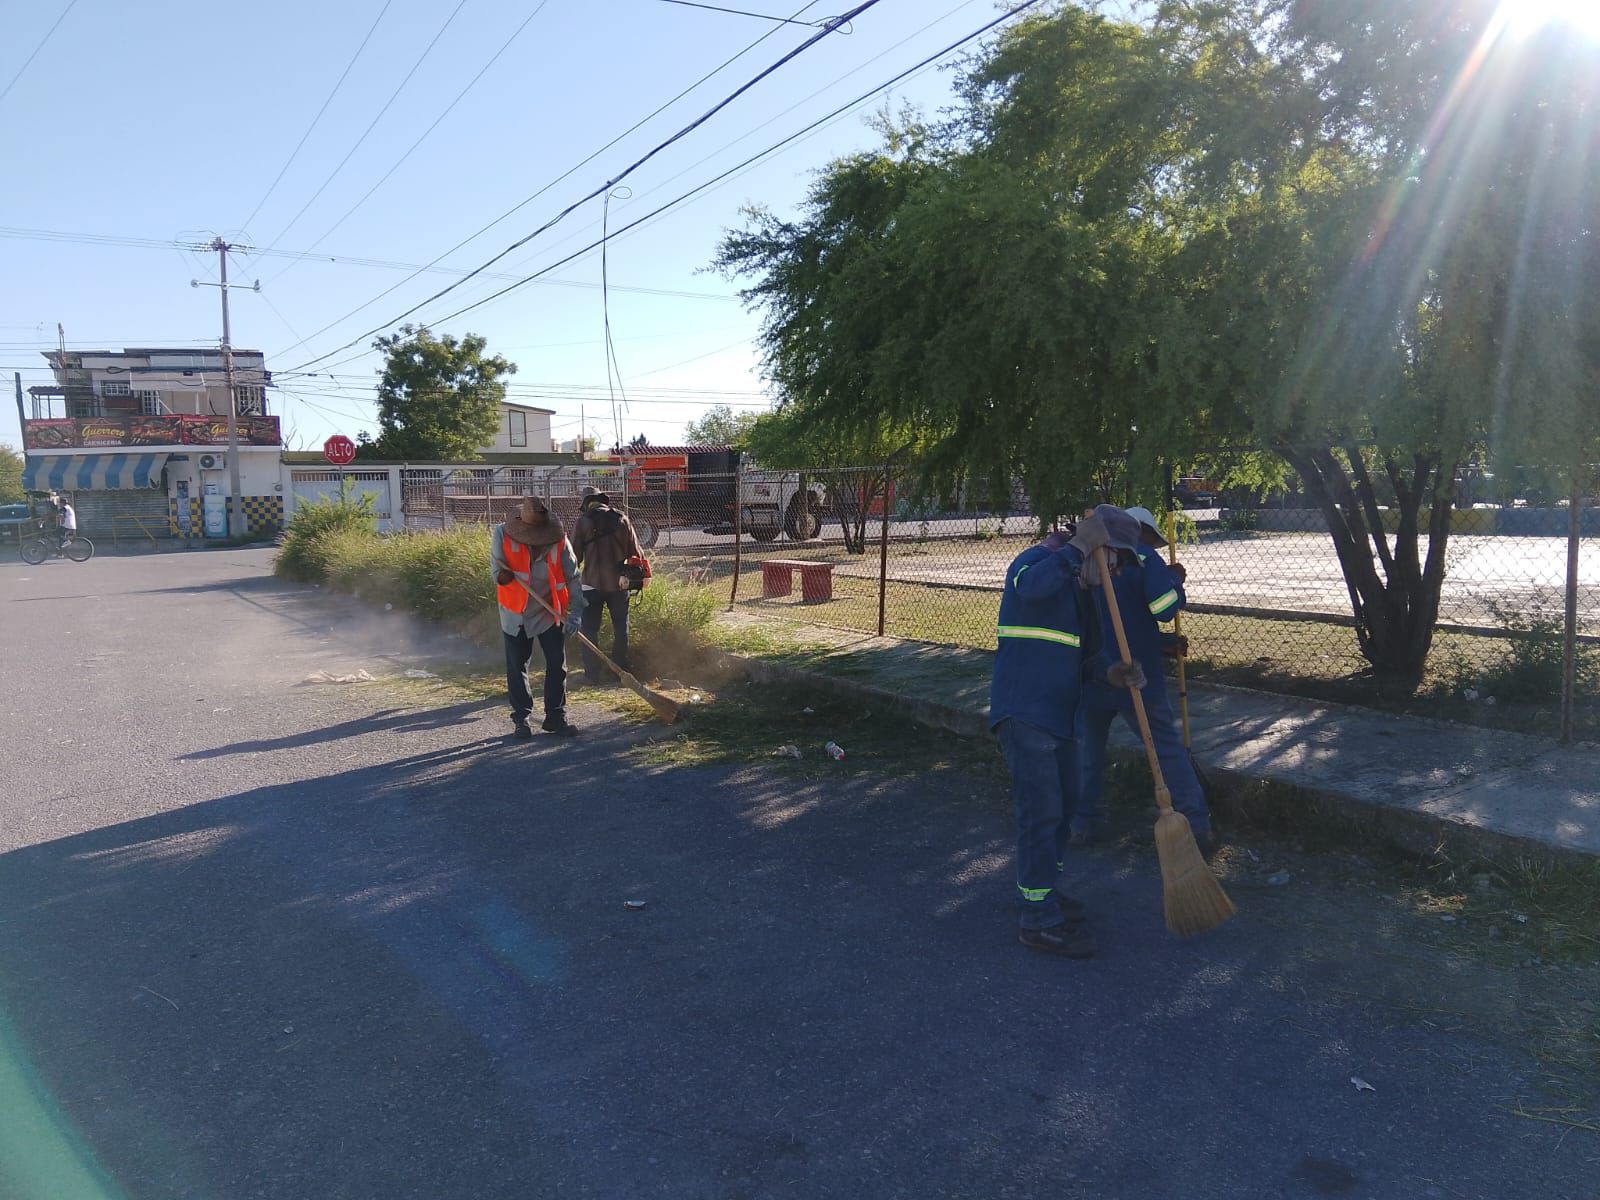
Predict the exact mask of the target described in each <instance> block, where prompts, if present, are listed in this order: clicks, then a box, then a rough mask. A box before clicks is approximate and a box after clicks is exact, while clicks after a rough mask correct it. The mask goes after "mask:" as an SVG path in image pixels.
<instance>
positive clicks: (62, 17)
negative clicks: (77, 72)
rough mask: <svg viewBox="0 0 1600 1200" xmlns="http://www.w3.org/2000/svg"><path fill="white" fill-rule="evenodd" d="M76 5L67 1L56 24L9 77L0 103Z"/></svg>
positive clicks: (0, 97)
mask: <svg viewBox="0 0 1600 1200" xmlns="http://www.w3.org/2000/svg"><path fill="white" fill-rule="evenodd" d="M77 5H78V0H67V6H66V7H65V8H63V9H62V10H61V15H60V16H59V17H57V18H56V23H55V24H54V25H52V26H50V28H49V29H46V30H45V31H44V36H43V37H42V38H40V39H39V44H38V45H37V46H35V47H34V48H33V53H32V54H30V55H28V57H27V58H25V59H23V60H22V65H21V66H20V67H18V68H17V73H16V74H15V75H13V76H12V77H11V82H9V83H8V84H6V86H5V89H4V90H3V91H0V101H3V100H4V99H5V98H6V97H7V96H9V95H10V94H11V89H12V88H14V87H16V86H17V81H18V80H19V79H21V78H22V77H23V76H24V75H25V74H27V71H28V68H29V67H31V66H32V65H33V60H34V59H36V58H38V57H39V51H41V50H43V49H44V48H45V45H46V43H48V42H49V41H50V39H51V38H52V37H54V36H55V32H56V30H58V29H60V28H61V22H63V21H65V20H66V19H67V14H68V13H70V12H71V11H72V10H73V9H74V8H76V7H77Z"/></svg>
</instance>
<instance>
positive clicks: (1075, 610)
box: [989, 546, 1085, 738]
mask: <svg viewBox="0 0 1600 1200" xmlns="http://www.w3.org/2000/svg"><path fill="white" fill-rule="evenodd" d="M1082 563H1083V555H1082V554H1080V553H1079V552H1078V551H1077V550H1076V549H1075V548H1073V547H1071V546H1066V547H1063V548H1062V549H1060V550H1049V549H1046V548H1045V547H1044V546H1033V547H1030V548H1029V549H1027V550H1024V551H1023V552H1022V553H1021V554H1019V555H1018V556H1017V558H1016V560H1015V561H1014V562H1013V563H1012V564H1011V566H1010V567H1008V568H1007V569H1006V584H1005V589H1004V591H1002V592H1001V593H1000V628H999V647H998V649H996V651H995V656H994V679H993V681H992V682H991V683H990V686H989V727H990V728H991V729H992V728H994V727H995V726H996V725H998V724H999V723H1000V722H1001V721H1004V720H1005V719H1006V718H1007V717H1016V718H1017V719H1019V720H1022V721H1026V722H1028V723H1029V724H1030V725H1037V726H1038V727H1039V728H1040V729H1044V730H1047V731H1048V732H1050V733H1053V734H1055V735H1056V736H1057V737H1063V738H1065V737H1071V736H1072V722H1073V718H1074V716H1075V714H1076V712H1077V706H1078V693H1079V691H1080V683H1079V677H1080V673H1081V670H1082V666H1083V652H1082V649H1081V644H1082V641H1083V637H1084V610H1085V605H1084V601H1083V593H1082V591H1081V590H1080V589H1079V587H1078V570H1079V568H1080V567H1081V565H1082Z"/></svg>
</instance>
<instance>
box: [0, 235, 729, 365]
mask: <svg viewBox="0 0 1600 1200" xmlns="http://www.w3.org/2000/svg"><path fill="white" fill-rule="evenodd" d="M0 237H4V238H19V239H21V240H23V241H34V242H63V243H72V244H77V245H85V246H129V247H133V248H137V249H144V250H171V249H173V248H177V249H179V250H195V249H200V248H203V247H201V246H200V245H199V244H198V243H189V242H183V241H176V240H173V239H171V238H145V237H123V236H120V235H117V234H109V233H70V232H67V231H64V230H59V229H29V228H21V227H16V226H0ZM250 253H251V254H253V255H256V256H257V257H259V258H300V259H304V258H310V257H312V254H311V252H310V251H306V250H274V249H272V248H270V247H267V248H265V249H263V248H260V247H254V248H252V249H251V250H250ZM315 257H316V258H317V260H318V261H319V262H324V263H328V264H331V265H334V266H346V267H370V268H374V269H377V270H384V271H411V272H412V273H413V274H412V278H415V276H416V275H417V274H419V273H421V272H423V271H429V272H432V273H433V274H436V275H456V276H465V275H466V274H467V273H468V272H467V270H466V269H464V268H457V267H440V266H435V265H433V264H431V263H430V264H427V265H425V266H418V265H416V264H415V263H405V262H390V261H388V260H385V259H377V258H355V257H351V256H349V255H342V254H330V255H326V256H323V255H317V256H315ZM482 275H483V278H485V279H518V278H520V276H518V275H515V274H512V273H511V272H508V271H485V272H483V273H482ZM401 282H404V280H402V281H401ZM544 282H546V283H547V284H549V285H550V286H552V287H575V288H591V289H596V290H598V288H599V287H600V285H599V284H598V283H591V282H589V281H588V280H583V279H548V280H545V281H544ZM612 290H614V291H619V292H636V293H638V294H640V295H645V296H665V297H670V298H672V299H676V300H737V299H738V298H739V297H738V296H736V295H735V294H733V293H732V292H691V291H686V290H682V289H678V288H653V287H643V286H626V285H623V284H613V285H612ZM29 328H32V326H29ZM318 332H321V330H319V331H318ZM311 336H313V337H315V336H316V335H315V334H313V335H311ZM299 344H300V343H299V342H297V343H295V345H299ZM289 349H290V350H292V349H294V346H290V347H289ZM279 353H280V354H281V353H284V351H279Z"/></svg>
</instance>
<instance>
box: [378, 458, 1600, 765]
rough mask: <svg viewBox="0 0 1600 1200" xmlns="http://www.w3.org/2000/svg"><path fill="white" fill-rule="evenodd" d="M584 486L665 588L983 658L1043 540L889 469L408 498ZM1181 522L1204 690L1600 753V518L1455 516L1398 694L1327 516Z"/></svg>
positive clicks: (435, 480) (453, 493)
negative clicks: (1370, 642)
mask: <svg viewBox="0 0 1600 1200" xmlns="http://www.w3.org/2000/svg"><path fill="white" fill-rule="evenodd" d="M700 466H702V467H703V464H700ZM586 486H596V487H600V488H603V489H604V490H605V491H607V492H608V494H609V495H610V496H611V497H612V499H613V501H614V502H615V503H616V504H617V505H618V506H619V507H623V508H625V509H627V510H628V511H629V512H630V514H631V515H632V517H633V520H634V522H635V525H636V526H637V527H638V529H639V532H640V536H641V539H642V540H643V541H645V542H646V543H647V544H648V545H649V546H650V547H651V549H652V554H653V556H654V557H655V559H656V560H657V573H658V575H663V576H666V577H671V578H675V579H677V580H678V581H680V582H682V583H685V584H691V585H697V586H700V585H703V586H706V587H709V588H712V589H713V590H718V591H720V592H721V594H722V596H723V603H724V604H725V605H726V606H727V607H730V608H732V609H734V610H737V611H740V612H744V613H749V614H754V615H758V616H770V617H775V618H782V619H786V620H790V621H798V622H804V623H808V624H813V625H818V626H827V627H833V628H838V629H845V630H855V631H860V632H864V633H871V634H879V635H889V636H893V637H900V638H908V639H915V640H921V641H926V642H931V643H937V644H944V645H953V646H967V647H975V648H980V649H992V648H993V647H994V626H995V612H996V607H997V604H998V600H999V597H998V594H997V593H998V590H999V588H1000V585H1001V580H1002V578H1003V576H1004V571H1005V567H1006V565H1007V564H1008V563H1009V562H1010V561H1011V559H1012V558H1014V557H1015V556H1016V555H1017V554H1018V553H1020V552H1021V551H1022V550H1023V549H1024V548H1026V547H1027V546H1029V545H1031V544H1033V542H1034V541H1035V540H1036V539H1037V537H1038V535H1039V531H1040V527H1041V521H1040V518H1039V516H1038V514H1036V513H1034V512H1033V511H1032V510H1031V508H1030V506H1029V504H1028V501H1027V498H1026V496H1024V495H1022V494H1020V493H1018V494H1015V495H1013V496H1012V497H1011V500H1010V502H1009V503H1008V504H1006V505H1005V506H1003V507H1002V508H999V509H994V508H989V507H985V506H983V505H977V504H969V503H966V502H965V501H964V500H963V499H962V498H959V497H958V498H957V499H956V501H955V502H953V503H943V504H935V503H930V502H928V501H927V500H926V499H924V498H921V497H920V496H919V495H918V493H917V492H916V491H915V490H914V488H913V486H912V484H911V482H910V480H909V479H908V478H907V477H905V476H903V475H901V474H899V473H897V472H896V471H893V470H890V469H888V468H853V469H845V470H836V469H828V470H808V471H759V470H743V469H734V470H722V471H715V470H713V471H707V470H704V469H697V466H696V464H695V463H694V462H693V461H692V460H691V463H690V467H689V469H688V470H684V469H682V467H681V466H673V467H670V468H661V469H651V467H650V466H649V464H648V463H646V464H643V465H640V464H629V465H627V466H615V465H607V464H592V465H584V466H570V465H569V466H562V467H559V468H487V467H486V468H481V469H480V468H471V469H467V470H458V471H456V472H454V473H447V472H440V471H429V472H425V473H417V476H416V478H409V477H408V478H407V479H406V481H405V485H404V496H403V506H402V507H403V511H404V514H405V525H406V527H407V528H408V529H409V530H413V531H417V530H435V531H445V530H451V529H455V528H458V527H461V526H473V525H477V526H482V525H485V524H487V523H490V522H493V521H498V520H500V519H502V517H503V515H504V513H505V511H506V510H507V509H509V508H510V507H511V506H513V505H514V504H515V503H516V500H517V498H518V497H519V496H521V495H523V494H524V493H525V492H529V491H534V492H538V493H539V494H541V495H544V496H547V497H549V498H550V501H551V504H552V507H553V508H554V509H555V510H556V511H557V512H558V513H560V514H562V515H563V516H564V517H565V518H566V519H567V520H568V521H569V522H570V521H571V520H573V519H575V516H576V513H577V509H578V505H579V503H580V501H581V493H582V490H583V488H584V487H586ZM1207 500H1208V497H1203V496H1202V497H1198V498H1191V503H1193V504H1195V505H1202V504H1205V503H1206V502H1207ZM1213 503H1214V501H1213ZM1152 507H1155V506H1154V505H1152ZM1383 516H1384V520H1385V521H1386V522H1389V523H1390V524H1391V525H1392V519H1391V518H1390V517H1389V515H1388V514H1387V513H1385V514H1383ZM1182 517H1183V521H1182V525H1183V529H1184V531H1185V533H1184V536H1183V538H1181V539H1180V545H1179V547H1178V555H1179V560H1180V561H1182V562H1184V564H1185V565H1186V567H1187V568H1188V572H1189V575H1188V595H1189V613H1188V615H1187V617H1186V618H1185V633H1186V634H1187V636H1188V638H1189V641H1190V667H1191V671H1192V674H1193V675H1194V676H1195V677H1196V678H1199V679H1209V680H1211V681H1213V682H1219V683H1230V684H1237V685H1241V686H1248V687H1257V688H1265V689H1269V690H1277V691H1283V692H1287V693H1291V694H1296V695H1304V696H1310V697H1314V698H1321V699H1329V700H1339V701H1345V702H1350V703H1358V704H1371V705H1377V706H1381V707H1388V708H1393V709H1396V710H1400V711H1407V712H1413V713H1421V714H1425V715H1433V716H1440V717H1445V718H1448V719H1454V720H1464V721H1470V722H1474V723H1478V724H1483V725H1489V726H1494V727H1499V728H1511V729H1520V730H1526V731H1528V732H1535V733H1541V734H1546V735H1556V734H1561V735H1563V736H1565V737H1566V738H1568V739H1571V738H1573V737H1585V738H1595V737H1600V542H1597V541H1596V540H1595V539H1596V538H1597V537H1600V509H1595V508H1588V507H1585V506H1584V505H1583V504H1581V503H1580V504H1578V505H1576V506H1573V505H1570V504H1569V505H1549V506H1542V507H1531V506H1517V507H1504V508H1489V507H1474V508H1464V509H1462V510H1460V511H1458V512H1457V513H1456V514H1455V517H1454V521H1453V528H1452V533H1451V536H1450V541H1449V545H1448V554H1447V567H1448V569H1447V573H1446V576H1445V581H1444V586H1443V591H1442V594H1441V598H1440V606H1439V615H1438V622H1437V628H1436V633H1435V637H1434V640H1433V647H1432V651H1431V653H1430V655H1429V659H1428V663H1427V666H1426V669H1425V671H1424V672H1423V674H1422V676H1421V678H1420V680H1416V681H1412V682H1413V683H1414V686H1410V685H1408V686H1406V687H1404V688H1396V687H1394V686H1391V685H1388V684H1385V683H1384V682H1383V681H1382V680H1381V679H1380V677H1379V676H1377V675H1376V674H1375V673H1374V672H1373V671H1372V670H1371V664H1370V663H1368V662H1367V660H1366V659H1365V658H1364V657H1363V656H1362V654H1361V651H1360V649H1359V646H1358V643H1357V638H1356V633H1355V628H1354V620H1353V617H1352V615H1351V605H1350V598H1349V591H1348V588H1347V586H1346V583H1345V580H1344V576H1343V573H1342V570H1341V567H1340V564H1339V560H1338V557H1337V555H1336V554H1335V552H1334V547H1333V545H1332V541H1331V538H1330V536H1329V534H1328V532H1327V529H1326V525H1325V522H1324V520H1323V517H1322V515H1321V513H1320V511H1319V510H1316V509H1313V508H1305V507H1298V508H1297V507H1289V506H1287V504H1285V503H1278V504H1275V505H1256V506H1248V507H1237V506H1236V507H1223V508H1217V507H1198V506H1196V507H1191V508H1190V509H1189V510H1188V511H1187V512H1185V513H1184V514H1182ZM1391 532H1392V530H1391Z"/></svg>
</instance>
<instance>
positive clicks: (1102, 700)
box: [1069, 508, 1216, 854]
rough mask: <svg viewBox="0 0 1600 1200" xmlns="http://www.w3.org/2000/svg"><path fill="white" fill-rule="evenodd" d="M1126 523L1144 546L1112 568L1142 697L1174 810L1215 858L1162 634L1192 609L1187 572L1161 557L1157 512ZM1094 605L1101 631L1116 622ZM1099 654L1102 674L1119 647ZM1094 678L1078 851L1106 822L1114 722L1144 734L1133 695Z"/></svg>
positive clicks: (1084, 722)
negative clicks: (1170, 689) (1172, 695)
mask: <svg viewBox="0 0 1600 1200" xmlns="http://www.w3.org/2000/svg"><path fill="white" fill-rule="evenodd" d="M1124 516H1125V517H1126V518H1127V519H1128V520H1129V521H1131V522H1133V523H1134V525H1135V530H1136V533H1137V538H1138V542H1139V545H1138V546H1137V547H1136V548H1133V549H1123V550H1122V551H1121V552H1120V553H1119V554H1118V556H1117V561H1116V563H1115V565H1114V566H1113V567H1112V583H1113V587H1114V588H1115V590H1116V594H1117V603H1118V607H1119V608H1120V609H1121V610H1122V617H1123V622H1124V625H1125V628H1126V632H1127V637H1128V646H1129V649H1130V650H1131V651H1132V653H1133V658H1134V661H1135V662H1137V663H1138V664H1139V666H1140V667H1141V668H1142V670H1143V673H1144V676H1145V682H1144V683H1143V684H1142V685H1141V687H1140V691H1141V693H1142V695H1143V698H1144V707H1145V713H1146V715H1147V717H1148V719H1149V723H1150V734H1151V738H1152V740H1153V742H1154V744H1155V751H1156V756H1157V758H1158V759H1159V760H1160V763H1161V771H1162V774H1163V775H1164V777H1165V779H1166V784H1167V787H1168V789H1169V790H1170V791H1171V793H1172V807H1173V808H1175V809H1176V810H1177V811H1178V812H1180V813H1182V814H1183V815H1184V816H1185V817H1187V818H1188V821H1189V827H1190V829H1191V830H1192V831H1193V833H1194V836H1195V841H1196V842H1197V843H1198V844H1199V846H1200V848H1201V850H1202V851H1203V852H1205V853H1206V854H1209V853H1210V852H1211V851H1212V850H1213V849H1214V848H1215V845H1216V838H1215V835H1214V834H1213V832H1212V829H1211V814H1210V812H1209V811H1208V810H1207V808H1206V802H1205V794H1204V792H1203V790H1202V789H1201V786H1200V780H1199V777H1198V776H1197V775H1196V774H1195V770H1194V764H1193V761H1192V759H1191V758H1190V755H1189V751H1188V748H1187V747H1186V746H1185V745H1184V743H1183V737H1182V735H1181V734H1180V732H1179V730H1178V722H1177V719H1176V717H1175V716H1174V714H1173V711H1172V702H1171V700H1170V699H1169V698H1168V696H1167V682H1166V676H1165V673H1164V670H1163V658H1164V657H1165V656H1166V654H1165V651H1166V642H1167V637H1168V635H1165V634H1163V633H1162V630H1161V623H1162V622H1167V621H1171V620H1173V619H1174V618H1175V617H1176V616H1177V615H1178V613H1179V611H1180V610H1181V609H1182V608H1183V606H1184V603H1185V601H1186V596H1185V593H1184V581H1185V578H1186V572H1185V571H1184V569H1183V567H1182V566H1181V565H1180V564H1173V565H1171V566H1169V565H1168V564H1167V563H1165V562H1163V561H1162V558H1161V555H1160V554H1158V553H1157V552H1156V551H1157V550H1159V549H1160V547H1162V546H1165V545H1166V544H1167V540H1166V538H1164V537H1162V536H1161V533H1160V531H1159V530H1158V529H1157V528H1156V519H1155V517H1154V516H1153V515H1152V514H1151V512H1150V510H1149V509H1146V508H1130V509H1128V510H1127V512H1126V513H1125V514H1124ZM1094 602H1095V606H1096V610H1097V612H1096V616H1097V619H1098V621H1099V626H1100V628H1102V629H1104V628H1107V627H1108V621H1109V614H1108V612H1107V610H1106V601H1105V598H1104V596H1102V595H1099V594H1097V595H1096V596H1095V601H1094ZM1099 651H1100V656H1101V662H1100V665H1102V666H1103V665H1104V664H1105V663H1108V662H1110V661H1111V660H1113V659H1115V658H1116V657H1117V654H1116V649H1115V647H1112V646H1110V645H1109V644H1102V645H1101V647H1100V648H1099ZM1091 674H1092V675H1094V678H1093V679H1091V680H1090V681H1088V682H1087V683H1085V685H1084V689H1083V696H1082V698H1081V701H1080V703H1079V705H1078V727H1077V728H1078V771H1079V776H1078V789H1077V790H1078V798H1077V804H1076V806H1075V807H1074V808H1073V810H1072V816H1071V821H1070V826H1071V833H1070V838H1069V840H1070V841H1071V842H1072V843H1073V844H1075V845H1077V844H1083V843H1086V842H1090V841H1093V840H1094V838H1095V837H1096V836H1097V834H1098V832H1099V828H1100V826H1101V823H1102V821H1103V816H1102V813H1101V807H1100V804H1101V796H1102V795H1103V793H1104V791H1105V760H1106V742H1107V740H1108V738H1109V737H1110V734H1111V726H1112V724H1113V722H1115V720H1116V719H1117V718H1118V717H1119V716H1120V717H1121V718H1122V719H1123V720H1124V721H1126V722H1127V723H1128V726H1129V727H1130V728H1131V729H1133V731H1134V732H1135V733H1138V726H1137V724H1136V722H1135V719H1134V713H1133V701H1132V698H1131V697H1130V696H1129V694H1128V691H1127V689H1126V688H1120V687H1111V686H1107V685H1106V684H1104V683H1102V682H1100V681H1099V680H1100V677H1101V675H1102V672H1091Z"/></svg>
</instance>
